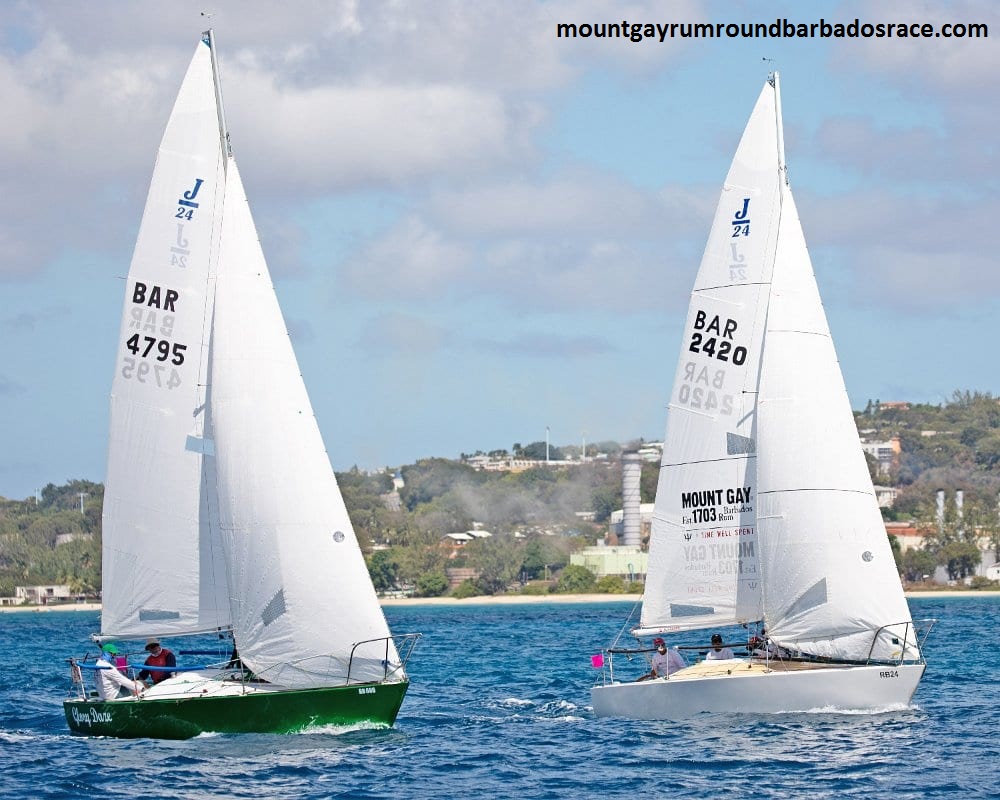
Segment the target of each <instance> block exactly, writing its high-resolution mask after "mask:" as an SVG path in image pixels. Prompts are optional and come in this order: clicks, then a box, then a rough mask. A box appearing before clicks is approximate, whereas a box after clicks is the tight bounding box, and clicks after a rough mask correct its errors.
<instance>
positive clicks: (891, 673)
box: [878, 669, 899, 678]
mask: <svg viewBox="0 0 1000 800" xmlns="http://www.w3.org/2000/svg"><path fill="white" fill-rule="evenodd" d="M878 676H879V677H880V678H898V677H899V670H898V669H884V670H882V671H881V672H880V673H879V674H878Z"/></svg>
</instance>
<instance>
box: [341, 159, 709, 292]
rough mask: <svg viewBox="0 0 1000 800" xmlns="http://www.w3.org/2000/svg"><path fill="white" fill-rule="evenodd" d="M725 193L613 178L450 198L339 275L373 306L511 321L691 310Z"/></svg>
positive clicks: (488, 188) (431, 203)
mask: <svg viewBox="0 0 1000 800" xmlns="http://www.w3.org/2000/svg"><path fill="white" fill-rule="evenodd" d="M716 197H717V190H715V189H711V188H700V189H697V190H689V189H682V188H680V187H673V186H671V187H665V188H664V189H662V190H659V191H655V190H640V189H637V188H636V187H634V186H631V185H629V184H627V183H626V182H624V181H621V180H616V179H611V178H610V177H608V176H600V175H598V176H594V175H578V176H576V177H574V178H559V179H554V180H552V181H526V180H521V179H517V178H515V179H514V180H511V181H507V182H505V181H495V182H493V183H491V184H483V185H480V186H477V187H471V188H469V189H468V190H458V189H454V190H444V191H441V192H438V193H436V194H434V195H433V196H432V197H430V198H429V199H428V200H427V201H425V202H424V203H423V204H422V205H421V206H420V210H419V211H412V212H410V213H408V214H406V215H404V216H402V217H401V218H400V219H399V220H398V221H397V222H396V223H395V224H393V225H391V226H390V227H389V228H387V229H386V230H383V231H380V232H378V233H376V234H374V235H373V236H372V237H371V238H370V239H369V240H368V242H367V244H366V245H365V246H364V247H362V248H361V249H360V250H359V251H358V252H357V253H356V254H355V255H354V256H353V257H351V258H350V259H349V260H348V261H347V262H346V264H344V265H342V267H341V272H342V276H343V279H344V280H345V281H346V282H347V285H348V286H349V287H350V288H351V289H352V290H355V291H359V292H361V293H363V294H364V295H365V296H367V297H369V298H383V299H397V300H404V299H407V298H418V299H420V300H421V301H430V302H441V303H450V302H454V301H455V300H456V299H460V300H469V299H474V298H479V299H483V300H488V301H490V302H494V303H499V304H500V305H501V306H504V307H506V308H507V309H508V310H517V309H532V310H536V311H537V310H540V309H541V310H554V311H567V310H585V311H593V310H596V309H607V308H610V309H613V310H617V311H629V310H650V309H654V308H661V307H663V306H664V305H670V304H674V305H675V306H676V307H677V308H681V307H683V305H684V303H685V302H686V297H687V293H688V292H689V291H690V282H691V280H692V276H693V275H694V272H695V269H696V267H697V255H700V252H701V248H702V247H703V244H704V236H705V234H706V232H707V230H708V225H709V222H710V220H711V213H712V210H713V206H714V203H715V199H716Z"/></svg>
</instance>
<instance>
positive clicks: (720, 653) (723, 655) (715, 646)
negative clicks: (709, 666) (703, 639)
mask: <svg viewBox="0 0 1000 800" xmlns="http://www.w3.org/2000/svg"><path fill="white" fill-rule="evenodd" d="M730 658H736V655H735V654H734V653H733V650H732V648H730V647H723V646H722V636H721V634H718V633H713V634H712V649H711V650H709V651H708V652H707V653H706V654H705V660H706V661H726V660H728V659H730Z"/></svg>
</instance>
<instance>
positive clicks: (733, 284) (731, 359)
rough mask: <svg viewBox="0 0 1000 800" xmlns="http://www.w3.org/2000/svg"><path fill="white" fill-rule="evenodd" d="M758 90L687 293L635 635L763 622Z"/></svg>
mask: <svg viewBox="0 0 1000 800" xmlns="http://www.w3.org/2000/svg"><path fill="white" fill-rule="evenodd" d="M777 153H778V130H777V126H776V124H775V98H774V92H773V91H772V89H771V87H770V86H765V87H764V90H763V91H762V92H761V94H760V97H759V98H758V100H757V103H756V105H755V107H754V110H753V113H752V115H751V117H750V121H749V122H748V123H747V126H746V129H745V130H744V132H743V137H742V139H741V140H740V144H739V147H738V149H737V151H736V155H735V157H734V159H733V163H732V166H731V167H730V170H729V174H728V175H727V176H726V181H725V185H724V187H723V190H722V196H721V198H720V200H719V205H718V208H717V209H716V212H715V219H714V221H713V223H712V229H711V233H710V235H709V239H708V245H707V246H706V248H705V253H704V256H703V257H702V261H701V267H700V268H699V270H698V276H697V278H696V280H695V286H694V290H693V291H692V293H691V303H690V306H689V309H688V316H687V323H686V325H685V328H684V337H683V340H682V346H681V353H680V359H679V361H678V363H677V369H676V371H675V374H674V384H673V389H672V391H671V396H670V405H669V408H668V411H667V431H666V436H665V438H664V443H663V461H662V464H661V467H660V477H659V485H658V486H657V490H656V504H655V511H654V517H653V525H652V532H651V538H650V546H649V571H648V575H647V578H646V590H645V594H644V596H643V605H642V614H641V619H640V625H639V627H638V628H637V629H636V631H635V633H636V634H637V635H642V634H645V633H652V632H661V631H668V630H683V629H690V628H702V627H707V626H715V625H726V624H731V623H733V622H741V621H746V620H755V619H758V618H759V617H760V615H761V606H760V581H759V574H758V571H757V547H758V544H757V531H756V494H757V486H756V483H757V481H756V477H755V452H756V449H757V446H756V427H757V420H756V416H755V413H754V411H755V405H756V388H757V379H758V371H759V366H760V357H761V339H762V334H763V320H764V316H765V314H766V311H767V299H768V288H769V287H768V283H769V281H770V277H771V269H772V266H773V260H774V248H775V241H776V237H777V230H778V216H779V183H780V175H779V169H778V157H777Z"/></svg>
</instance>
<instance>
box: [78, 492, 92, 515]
mask: <svg viewBox="0 0 1000 800" xmlns="http://www.w3.org/2000/svg"><path fill="white" fill-rule="evenodd" d="M84 497H90V495H89V494H87V493H86V492H80V513H81V514H82V513H83V498H84Z"/></svg>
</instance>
